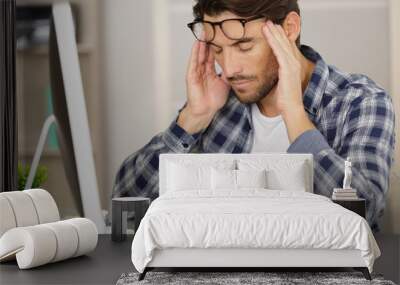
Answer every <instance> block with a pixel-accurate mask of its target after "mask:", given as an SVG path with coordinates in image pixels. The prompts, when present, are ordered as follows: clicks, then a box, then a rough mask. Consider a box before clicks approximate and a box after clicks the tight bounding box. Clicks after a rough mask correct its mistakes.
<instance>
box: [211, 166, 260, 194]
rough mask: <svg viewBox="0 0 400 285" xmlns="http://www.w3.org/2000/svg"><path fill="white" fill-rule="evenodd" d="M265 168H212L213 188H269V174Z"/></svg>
mask: <svg viewBox="0 0 400 285" xmlns="http://www.w3.org/2000/svg"><path fill="white" fill-rule="evenodd" d="M266 173H267V172H266V171H265V169H263V170H230V169H215V168H212V169H211V187H212V189H213V190H218V189H225V190H227V189H228V190H238V189H240V188H267V176H266Z"/></svg>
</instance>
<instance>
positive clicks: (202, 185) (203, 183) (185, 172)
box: [167, 163, 211, 191]
mask: <svg viewBox="0 0 400 285" xmlns="http://www.w3.org/2000/svg"><path fill="white" fill-rule="evenodd" d="M210 171H211V168H210V167H204V166H185V165H183V164H176V163H170V164H169V165H168V172H167V173H168V177H167V189H168V191H185V190H193V189H210V187H211V176H210Z"/></svg>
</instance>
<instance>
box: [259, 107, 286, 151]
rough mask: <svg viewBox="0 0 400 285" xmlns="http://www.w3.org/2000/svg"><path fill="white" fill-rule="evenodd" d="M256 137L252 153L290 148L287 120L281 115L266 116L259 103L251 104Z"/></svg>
mask: <svg viewBox="0 0 400 285" xmlns="http://www.w3.org/2000/svg"><path fill="white" fill-rule="evenodd" d="M251 118H252V121H253V130H254V139H253V147H252V148H251V152H252V153H260V152H275V153H277V152H280V153H282V152H283V153H285V152H286V151H287V149H288V148H289V145H290V143H289V138H288V134H287V129H286V125H285V122H284V121H283V118H282V116H281V115H279V116H277V117H266V116H264V115H263V114H262V113H261V111H260V109H259V108H258V106H257V104H252V105H251Z"/></svg>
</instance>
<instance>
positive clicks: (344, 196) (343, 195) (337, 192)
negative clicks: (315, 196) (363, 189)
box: [332, 158, 358, 200]
mask: <svg viewBox="0 0 400 285" xmlns="http://www.w3.org/2000/svg"><path fill="white" fill-rule="evenodd" d="M352 176H353V173H352V171H351V161H350V158H347V160H346V161H345V162H344V179H343V188H335V189H333V194H332V199H333V200H357V199H358V196H357V190H356V189H353V188H351V179H352Z"/></svg>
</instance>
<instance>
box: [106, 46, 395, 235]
mask: <svg viewBox="0 0 400 285" xmlns="http://www.w3.org/2000/svg"><path fill="white" fill-rule="evenodd" d="M301 51H302V53H303V54H304V55H305V56H306V57H307V58H308V59H310V60H311V61H313V62H314V63H315V64H316V66H315V70H314V72H313V74H312V77H311V80H310V82H309V85H308V87H307V89H306V91H305V93H304V95H303V103H304V108H305V111H306V112H307V114H308V116H309V118H310V120H311V121H312V122H313V123H314V125H315V126H316V128H317V130H315V131H313V132H314V134H313V138H314V139H315V137H317V138H318V139H319V140H321V143H322V144H325V145H326V147H324V148H323V149H319V150H318V151H317V152H316V151H315V149H313V148H312V143H311V142H310V143H309V144H307V134H303V135H301V136H300V137H299V138H298V139H297V140H296V141H295V142H293V143H292V145H291V146H290V147H289V149H288V152H289V153H291V152H292V153H294V152H297V153H299V152H301V153H313V154H314V162H315V163H314V165H315V166H314V178H315V181H314V192H315V193H316V194H321V195H325V196H328V197H330V196H331V195H332V191H333V188H338V187H341V186H342V182H343V178H344V161H345V159H346V158H347V157H350V158H351V161H352V165H353V179H352V187H354V188H356V189H357V191H358V195H359V196H360V197H361V198H364V199H366V201H367V220H368V222H369V223H370V225H371V227H372V229H373V230H378V218H379V217H380V216H382V214H383V211H384V208H385V196H386V193H387V190H388V184H389V172H390V168H391V165H392V163H393V152H394V145H395V133H394V109H393V104H392V100H391V97H390V96H389V95H388V94H387V93H386V92H385V91H384V90H383V89H382V88H380V87H379V86H377V85H376V84H375V83H374V82H373V81H371V80H370V79H369V78H367V77H366V76H363V75H355V74H347V73H344V72H342V71H340V70H338V69H337V68H335V67H333V66H330V65H327V64H326V63H325V62H324V60H323V59H322V58H321V56H320V55H319V54H318V53H317V52H315V51H314V50H313V49H312V48H310V47H307V46H302V47H301ZM252 138H253V130H252V121H251V113H250V106H248V105H245V104H242V103H241V102H239V101H238V100H237V98H236V97H235V96H234V94H233V91H231V94H230V96H229V99H228V101H227V103H226V105H225V106H224V107H223V108H222V109H221V110H220V111H219V112H218V113H217V114H216V116H215V117H214V119H213V121H212V122H211V124H210V125H209V127H208V128H207V129H206V130H204V131H203V132H201V133H198V134H195V135H189V134H187V133H186V132H185V131H184V130H183V129H182V128H180V127H179V126H178V125H177V124H176V122H175V121H174V122H172V124H171V125H170V127H169V128H168V129H167V130H166V131H164V132H162V133H160V134H158V135H156V136H155V137H154V138H153V139H152V140H151V141H150V142H149V143H148V144H147V145H145V146H144V147H143V148H141V149H140V150H138V151H137V152H135V153H133V154H132V155H130V156H129V157H128V158H126V160H125V161H124V162H123V163H122V166H121V167H120V169H119V171H118V173H117V175H116V180H115V186H114V189H113V195H114V196H116V197H118V196H144V197H150V198H151V199H155V198H156V197H158V162H159V161H158V158H159V154H160V153H189V152H199V153H249V152H250V151H251V146H252ZM299 145H301V147H299ZM307 145H310V146H309V147H307Z"/></svg>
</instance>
